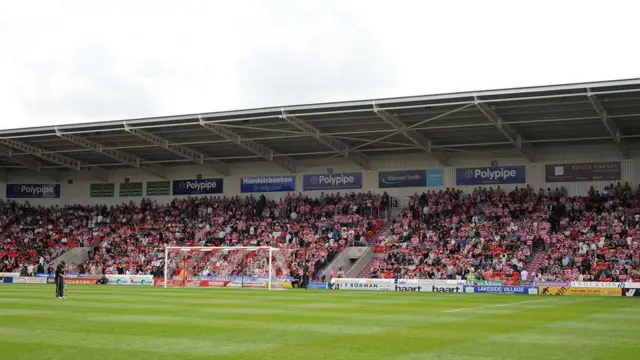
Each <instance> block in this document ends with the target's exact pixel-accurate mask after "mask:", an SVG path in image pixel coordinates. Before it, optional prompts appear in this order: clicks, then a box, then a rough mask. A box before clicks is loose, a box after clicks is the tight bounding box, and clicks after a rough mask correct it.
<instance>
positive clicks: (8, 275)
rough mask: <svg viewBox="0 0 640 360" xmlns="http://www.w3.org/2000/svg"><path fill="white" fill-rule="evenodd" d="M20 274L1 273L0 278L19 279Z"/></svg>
mask: <svg viewBox="0 0 640 360" xmlns="http://www.w3.org/2000/svg"><path fill="white" fill-rule="evenodd" d="M18 276H20V273H16V272H0V277H18Z"/></svg>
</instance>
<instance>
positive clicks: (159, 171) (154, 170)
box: [56, 128, 167, 179]
mask: <svg viewBox="0 0 640 360" xmlns="http://www.w3.org/2000/svg"><path fill="white" fill-rule="evenodd" d="M56 135H57V136H58V137H59V138H61V139H64V140H67V141H69V142H72V143H74V144H76V145H79V146H81V147H83V148H85V149H88V150H93V151H95V152H97V153H99V154H102V155H104V156H107V157H110V158H112V159H114V160H117V161H119V162H121V163H123V164H127V165H129V166H131V167H134V168H136V169H140V170H142V171H145V172H147V173H149V174H151V175H155V176H157V177H159V178H161V179H167V172H166V169H165V168H164V167H162V166H160V165H157V164H141V163H142V162H144V160H142V159H140V158H139V157H137V156H134V155H130V154H127V153H125V152H122V151H120V150H115V149H105V147H104V146H103V145H102V144H99V143H96V142H93V141H91V140H87V139H85V138H82V137H80V136H77V135H72V134H66V133H64V132H62V131H60V129H58V128H56Z"/></svg>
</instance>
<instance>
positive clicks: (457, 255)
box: [0, 184, 640, 283]
mask: <svg viewBox="0 0 640 360" xmlns="http://www.w3.org/2000/svg"><path fill="white" fill-rule="evenodd" d="M389 203H390V199H389V197H388V195H386V193H385V194H382V195H378V194H372V193H359V194H355V193H351V194H340V193H337V194H323V195H322V196H320V197H319V198H317V199H311V198H309V197H306V196H303V195H302V194H298V195H295V194H287V195H286V196H285V197H284V198H282V199H280V200H266V199H265V198H264V197H260V198H255V197H244V198H241V197H233V198H225V197H197V198H196V197H188V198H176V199H174V200H173V201H172V202H171V203H170V204H167V205H160V204H158V203H156V202H154V201H151V200H149V199H144V200H143V201H142V202H141V204H139V205H137V204H133V203H130V204H125V205H121V206H113V207H106V206H79V205H78V206H68V207H48V208H45V207H32V206H28V205H18V204H15V203H10V204H6V203H3V204H1V214H2V216H0V228H1V232H0V234H1V235H0V244H1V245H2V247H0V272H7V271H20V272H23V273H24V272H26V273H31V272H33V273H41V272H45V271H48V269H46V266H47V264H49V262H50V261H51V260H53V259H55V258H56V257H57V256H59V255H61V254H62V253H64V252H65V251H66V250H68V249H70V248H73V247H76V246H84V247H90V248H91V249H92V256H91V259H90V260H89V261H88V262H87V263H86V264H80V265H79V266H74V267H71V268H70V269H68V271H69V272H72V273H83V274H94V275H99V274H102V273H103V272H104V273H107V274H153V275H156V276H162V275H163V271H164V246H165V245H177V246H224V247H236V246H269V247H274V248H278V249H279V250H278V251H277V252H276V253H275V254H274V257H273V267H272V269H273V271H274V273H273V275H275V276H293V275H299V274H300V273H301V272H303V269H305V268H307V269H308V274H309V275H310V276H311V277H315V278H321V277H325V278H326V279H327V280H328V278H329V277H330V276H331V275H330V274H326V276H324V275H325V274H322V273H321V270H322V269H324V268H325V267H326V265H327V264H328V263H329V262H331V261H332V259H333V258H334V257H335V256H336V255H337V254H338V253H339V252H340V251H342V249H343V248H344V247H346V246H348V245H350V244H357V245H367V246H373V247H374V249H375V251H376V253H377V255H376V256H375V257H374V260H373V261H372V262H371V264H369V266H368V267H367V268H365V270H364V271H363V272H362V273H361V274H360V276H361V277H378V278H394V277H395V278H429V279H467V280H500V281H503V282H506V283H521V282H536V281H552V280H558V281H591V280H593V281H621V282H623V281H634V280H635V281H640V187H639V188H638V189H637V190H636V191H633V190H632V189H631V187H630V186H629V185H628V184H624V185H622V184H616V185H614V184H612V185H610V186H608V187H606V188H605V189H604V190H603V191H602V192H599V191H596V190H594V189H593V188H592V189H591V191H590V192H589V194H588V196H584V197H581V196H570V194H568V193H567V191H566V190H565V189H563V188H560V189H555V190H551V189H547V190H544V189H539V190H538V191H535V190H534V189H533V188H531V187H529V186H526V187H523V188H515V189H514V190H512V191H508V192H507V191H504V190H503V189H501V188H500V187H495V188H492V187H489V188H476V189H474V190H473V191H472V192H471V193H463V192H462V191H460V190H456V189H446V190H438V191H427V192H425V193H422V194H416V195H414V196H413V197H411V198H410V199H409V200H408V203H406V205H407V207H406V208H405V209H404V210H403V211H402V213H401V214H400V216H399V217H397V218H396V219H392V220H391V221H388V222H387V223H386V224H384V220H383V218H384V214H385V213H386V212H385V211H383V210H384V209H388V205H389ZM170 258H171V260H170V262H169V264H170V266H169V272H170V274H169V275H177V274H178V273H179V272H181V271H182V270H188V271H190V272H191V273H197V274H199V275H225V276H226V275H243V276H265V275H267V273H266V271H267V266H266V262H267V257H266V253H265V252H253V253H252V252H247V251H233V250H228V251H220V250H216V251H209V252H202V253H191V254H185V253H181V252H180V251H176V252H171V253H170ZM336 273H340V272H336Z"/></svg>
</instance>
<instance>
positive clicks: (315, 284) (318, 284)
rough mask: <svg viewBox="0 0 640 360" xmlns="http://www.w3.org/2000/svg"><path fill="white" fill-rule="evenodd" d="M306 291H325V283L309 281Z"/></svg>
mask: <svg viewBox="0 0 640 360" xmlns="http://www.w3.org/2000/svg"><path fill="white" fill-rule="evenodd" d="M307 289H315V290H326V289H327V283H326V282H321V281H310V282H309V283H308V284H307Z"/></svg>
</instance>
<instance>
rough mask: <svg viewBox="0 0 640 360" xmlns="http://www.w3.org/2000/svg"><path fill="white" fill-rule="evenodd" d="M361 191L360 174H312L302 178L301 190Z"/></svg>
mask: <svg viewBox="0 0 640 360" xmlns="http://www.w3.org/2000/svg"><path fill="white" fill-rule="evenodd" d="M339 189H362V173H359V172H352V173H338V174H313V175H303V176H302V190H304V191H310V190H339Z"/></svg>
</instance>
